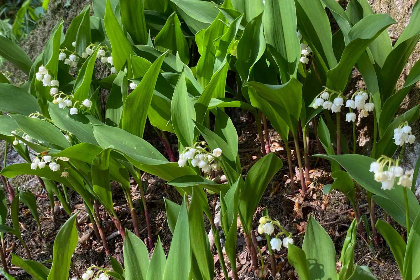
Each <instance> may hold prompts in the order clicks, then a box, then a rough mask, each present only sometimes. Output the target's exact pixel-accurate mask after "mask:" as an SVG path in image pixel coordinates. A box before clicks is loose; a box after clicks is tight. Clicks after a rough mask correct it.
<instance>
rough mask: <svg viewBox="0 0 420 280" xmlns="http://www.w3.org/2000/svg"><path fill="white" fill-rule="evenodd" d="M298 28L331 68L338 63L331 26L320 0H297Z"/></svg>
mask: <svg viewBox="0 0 420 280" xmlns="http://www.w3.org/2000/svg"><path fill="white" fill-rule="evenodd" d="M296 13H297V19H298V28H299V31H300V32H301V33H302V35H303V38H304V39H305V40H306V41H307V42H308V44H309V46H310V47H311V49H312V50H313V51H314V54H319V55H320V57H321V58H322V60H323V61H324V62H325V64H326V65H328V68H329V69H332V68H334V67H335V66H336V65H337V59H336V58H335V56H334V51H333V47H332V35H331V26H330V23H329V20H328V16H327V14H326V12H325V11H324V8H323V6H322V4H321V1H320V0H313V1H308V0H297V1H296Z"/></svg>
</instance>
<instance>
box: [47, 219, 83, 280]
mask: <svg viewBox="0 0 420 280" xmlns="http://www.w3.org/2000/svg"><path fill="white" fill-rule="evenodd" d="M76 218H77V214H74V215H73V216H71V217H70V218H69V219H68V220H67V222H65V223H64V225H63V226H62V227H61V228H60V231H59V232H58V234H57V236H56V238H55V241H54V249H53V263H52V267H51V270H50V273H49V274H48V280H67V279H69V270H70V263H71V257H72V256H73V253H74V250H75V249H76V245H77V240H78V236H77V229H76Z"/></svg>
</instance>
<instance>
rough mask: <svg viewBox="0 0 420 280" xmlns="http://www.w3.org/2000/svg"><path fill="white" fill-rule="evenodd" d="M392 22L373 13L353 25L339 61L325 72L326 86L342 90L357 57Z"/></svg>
mask: <svg viewBox="0 0 420 280" xmlns="http://www.w3.org/2000/svg"><path fill="white" fill-rule="evenodd" d="M393 23H395V21H394V20H393V19H392V18H391V17H390V16H388V15H381V14H375V15H370V16H368V17H366V18H364V19H362V20H361V21H359V22H358V23H357V24H356V25H354V26H353V27H352V29H351V30H350V31H349V33H348V37H349V39H350V40H351V41H350V43H349V44H348V45H347V46H346V48H345V49H344V52H343V54H342V56H341V59H340V62H339V63H338V65H337V66H335V67H334V68H333V69H331V70H330V71H328V73H327V87H328V88H330V89H333V90H336V91H340V92H341V91H343V90H344V89H345V87H346V85H347V80H348V78H349V75H350V72H351V70H352V69H353V66H354V64H355V63H356V62H357V61H358V59H359V57H360V56H361V55H362V53H363V52H364V51H365V49H366V48H367V47H368V46H369V45H370V43H372V42H373V41H374V40H375V39H376V38H377V37H378V36H379V35H380V34H381V33H382V31H384V30H385V29H386V28H387V27H388V26H390V25H391V24H393Z"/></svg>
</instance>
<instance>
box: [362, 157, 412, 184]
mask: <svg viewBox="0 0 420 280" xmlns="http://www.w3.org/2000/svg"><path fill="white" fill-rule="evenodd" d="M369 171H370V172H372V173H374V176H375V181H376V182H379V183H382V189H384V190H392V189H393V188H394V183H395V180H396V179H398V181H397V184H398V185H400V186H402V187H405V188H410V187H411V185H412V183H413V174H414V171H413V170H406V171H404V169H403V168H402V167H401V166H399V165H398V161H397V162H394V160H393V159H391V158H388V157H385V156H382V157H380V158H379V159H378V160H377V161H374V162H372V163H371V165H370V169H369Z"/></svg>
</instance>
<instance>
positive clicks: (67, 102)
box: [53, 94, 92, 115]
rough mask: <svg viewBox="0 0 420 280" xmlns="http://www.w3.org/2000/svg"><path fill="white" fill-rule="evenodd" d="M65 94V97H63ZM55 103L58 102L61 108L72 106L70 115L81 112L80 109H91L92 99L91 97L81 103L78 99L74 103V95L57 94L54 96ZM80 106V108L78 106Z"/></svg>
mask: <svg viewBox="0 0 420 280" xmlns="http://www.w3.org/2000/svg"><path fill="white" fill-rule="evenodd" d="M62 96H63V97H62ZM53 97H54V100H53V103H54V104H58V107H59V108H61V109H65V108H67V107H68V108H70V115H77V114H78V113H79V109H90V107H92V101H90V100H89V99H85V100H83V101H82V102H81V105H79V106H77V105H78V102H77V101H76V102H75V103H74V105H73V101H72V100H71V98H72V96H67V95H61V94H56V95H54V96H53ZM78 107H79V108H78Z"/></svg>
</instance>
